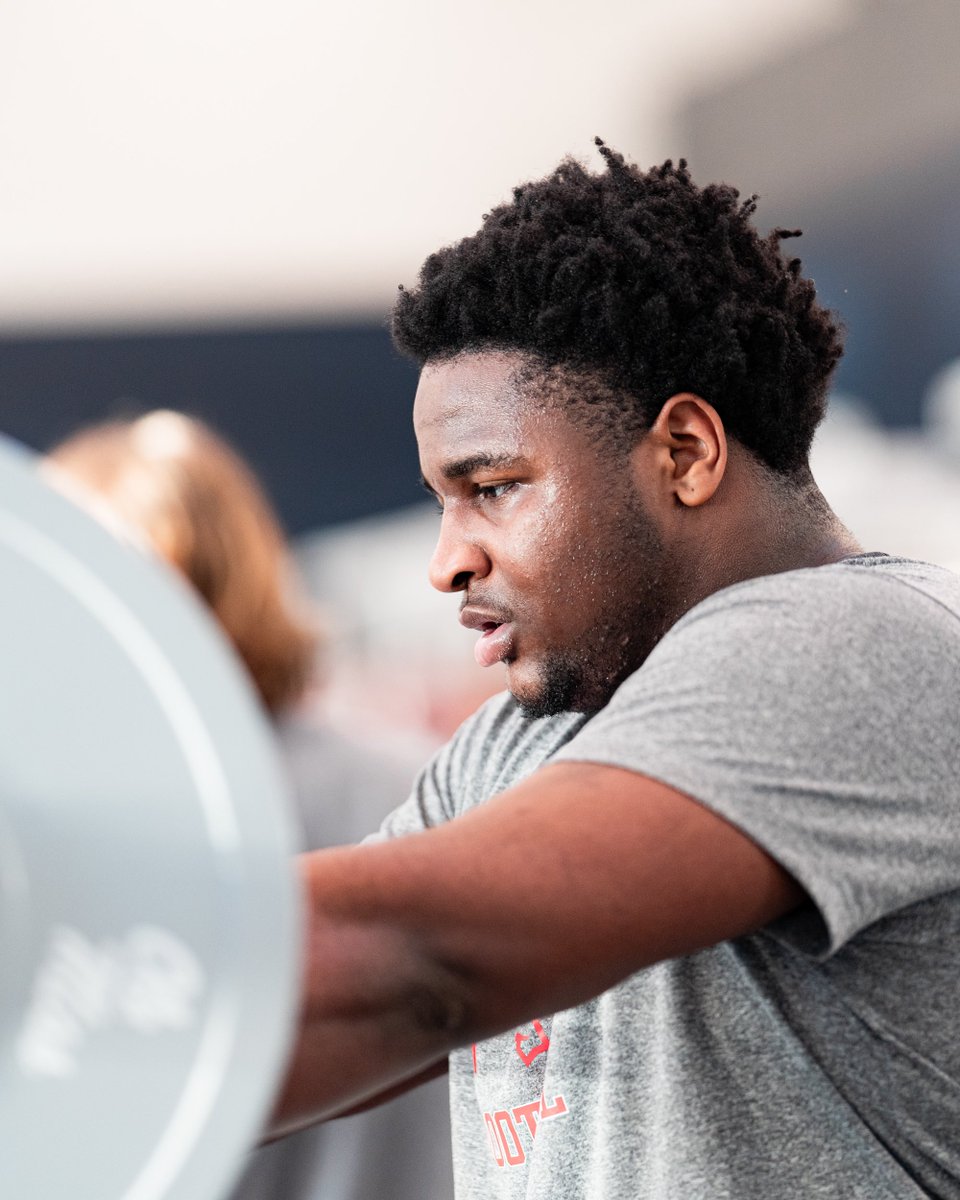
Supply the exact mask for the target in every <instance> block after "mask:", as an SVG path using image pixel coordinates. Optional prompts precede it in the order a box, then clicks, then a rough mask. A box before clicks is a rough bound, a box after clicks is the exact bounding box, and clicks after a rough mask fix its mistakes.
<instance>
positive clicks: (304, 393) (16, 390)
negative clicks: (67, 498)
mask: <svg viewBox="0 0 960 1200" xmlns="http://www.w3.org/2000/svg"><path fill="white" fill-rule="evenodd" d="M415 388H416V370H415V368H414V367H413V366H412V364H410V363H408V362H406V361H405V360H403V359H402V358H401V357H400V356H399V355H398V354H397V353H396V352H395V351H394V350H393V347H392V346H391V344H390V338H389V336H388V334H387V332H386V328H385V326H384V325H382V324H369V325H359V324H358V325H344V326H312V327H301V328H280V329H253V330H250V329H244V330H235V331H230V332H223V331H217V332H212V331H206V332H193V333H154V334H137V335H122V336H121V335H115V336H106V335H104V336H84V337H58V338H42V339H41V338H30V339H26V338H18V339H13V338H4V339H0V430H2V432H4V433H7V434H9V435H11V436H12V437H15V438H17V439H19V440H20V441H22V442H25V443H26V444H27V445H29V446H32V447H34V448H35V449H38V450H43V449H45V448H47V447H48V446H49V445H51V444H52V443H53V442H55V441H57V440H59V439H60V438H62V437H64V436H65V435H66V434H68V433H70V432H72V431H73V430H74V429H76V428H77V427H78V426H80V425H83V424H86V423H88V422H90V421H96V420H103V419H104V418H106V417H109V416H112V415H116V414H118V413H130V412H138V411H143V410H145V409H148V408H155V407H158V406H168V407H171V408H180V409H184V410H186V411H188V412H192V413H194V414H195V415H197V416H200V417H203V418H204V419H206V420H208V421H209V422H210V423H211V424H212V425H213V426H214V427H215V428H216V429H218V430H219V431H220V432H221V433H223V434H225V435H226V436H227V437H229V438H230V440H231V441H232V442H233V444H234V445H235V446H236V447H237V448H238V449H239V450H240V451H241V452H242V453H243V454H244V455H245V456H246V457H247V458H248V459H249V460H250V461H251V462H252V463H253V465H254V467H255V468H256V470H257V471H258V473H259V474H260V476H261V478H262V479H263V480H264V482H265V484H266V486H267V488H268V490H269V492H270V493H271V495H272V496H273V498H274V500H275V502H276V504H277V506H278V508H279V510H280V513H281V516H282V518H283V521H284V523H285V525H286V527H287V529H288V531H289V532H290V533H291V534H296V533H299V532H302V531H304V530H308V529H313V528H316V527H318V526H320V525H325V524H328V523H331V522H337V521H344V520H348V519H351V518H355V517H361V516H365V515H367V514H370V513H375V512H381V511H384V510H387V509H390V508H394V507H397V506H400V505H404V504H411V503H414V502H415V501H417V500H421V499H423V492H422V490H421V489H420V487H419V483H418V478H419V476H418V467H417V455H416V444H415V441H414V438H413V432H412V426H411V417H410V414H411V404H412V400H413V394H414V391H415Z"/></svg>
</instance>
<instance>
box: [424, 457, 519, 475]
mask: <svg viewBox="0 0 960 1200" xmlns="http://www.w3.org/2000/svg"><path fill="white" fill-rule="evenodd" d="M519 461H520V460H519V459H518V457H517V455H515V454H470V455H467V456H466V457H465V458H455V459H453V460H452V461H451V462H448V463H444V465H443V467H442V468H441V470H440V474H441V475H442V476H443V477H444V479H464V478H466V476H467V475H472V474H473V472H474V471H480V470H487V471H496V470H499V469H500V468H501V467H514V466H516V465H517V463H518V462H519Z"/></svg>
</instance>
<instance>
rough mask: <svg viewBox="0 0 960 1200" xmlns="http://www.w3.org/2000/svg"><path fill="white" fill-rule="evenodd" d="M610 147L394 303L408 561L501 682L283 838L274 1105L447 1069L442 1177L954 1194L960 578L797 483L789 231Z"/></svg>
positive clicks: (801, 358) (830, 330)
mask: <svg viewBox="0 0 960 1200" xmlns="http://www.w3.org/2000/svg"><path fill="white" fill-rule="evenodd" d="M601 153H602V154H603V156H604V159H605V170H604V171H603V172H602V173H601V174H599V175H596V176H595V175H592V174H589V173H587V172H586V171H585V170H583V169H582V168H581V167H580V166H578V165H577V164H575V163H573V162H565V163H563V164H562V165H561V166H560V167H559V168H558V169H557V170H556V171H555V172H554V173H553V174H552V175H551V176H550V177H548V178H547V179H545V180H543V181H541V182H539V183H534V184H531V185H529V186H527V187H524V188H518V189H516V191H515V193H514V198H513V201H512V202H511V203H509V204H507V205H504V206H502V207H500V208H497V209H495V210H494V211H493V212H491V213H490V214H489V215H488V216H487V217H486V218H485V220H484V223H483V227H482V228H481V230H480V231H479V232H478V233H477V234H476V235H475V236H473V237H471V238H467V239H466V240H465V241H463V242H461V243H460V244H458V245H456V246H453V247H450V248H448V249H445V250H443V251H441V252H440V253H438V254H436V255H434V256H432V257H431V258H430V259H428V260H427V262H426V264H425V266H424V268H423V272H422V274H421V280H420V285H419V287H418V289H417V290H416V291H413V292H409V293H407V292H404V293H402V294H401V296H400V300H399V303H398V305H397V310H396V314H395V336H396V339H397V342H398V344H399V346H400V347H401V349H403V350H405V351H407V352H409V353H412V354H414V355H415V356H417V357H418V358H419V359H420V360H421V362H422V363H423V373H422V377H421V381H420V386H419V389H418V392H417V397H416V402H415V410H414V419H415V425H416V430H417V437H418V440H419V445H420V454H421V465H422V470H423V476H424V480H425V482H426V485H427V487H428V488H429V490H430V491H431V492H432V493H433V495H434V496H435V497H436V498H437V500H438V502H439V505H440V508H441V510H442V518H441V525H440V536H439V542H438V546H437V550H436V553H435V555H434V558H433V561H432V564H431V578H432V581H433V583H434V585H435V586H436V587H439V588H441V589H443V590H448V591H455V592H459V593H461V595H462V604H463V607H462V610H461V620H462V621H463V622H464V624H466V625H467V626H469V627H471V628H474V629H476V630H477V631H478V634H479V640H478V643H477V651H476V653H477V659H478V661H479V662H480V663H481V664H483V665H489V664H492V663H494V662H503V663H505V664H506V670H507V681H508V686H509V689H510V694H509V695H506V696H504V697H502V698H498V699H496V700H494V701H492V702H491V703H489V704H488V705H486V706H485V707H484V708H483V709H481V710H480V712H479V713H478V714H477V715H476V716H475V717H474V718H472V719H471V720H470V721H468V722H467V723H466V725H465V726H464V727H463V728H462V729H461V730H460V732H459V733H458V734H457V736H456V737H455V738H454V739H453V741H452V742H451V744H450V745H449V746H447V747H446V748H445V749H444V750H443V751H442V752H441V753H440V754H439V756H438V757H437V758H436V759H435V760H434V762H433V763H432V764H430V766H429V767H428V768H427V770H426V771H425V773H424V774H423V776H422V777H421V779H420V780H419V782H418V784H417V786H416V790H415V793H414V795H413V797H412V798H411V800H410V801H409V803H408V804H407V805H406V806H405V807H404V808H402V809H401V810H399V811H398V812H397V813H396V814H395V815H394V816H393V817H392V818H391V819H390V820H389V821H388V823H387V826H386V829H385V833H386V834H387V835H389V836H388V837H386V838H384V839H383V840H381V841H380V842H378V843H376V844H368V845H365V846H362V847H359V848H354V849H346V850H337V851H332V852H328V853H325V854H318V855H315V856H310V857H308V858H307V859H306V860H305V865H304V869H305V876H306V881H307V885H308V888H309V896H310V906H311V915H312V920H311V925H310V946H309V954H308V967H307V974H306V982H305V1000H304V1010H303V1021H302V1027H301V1031H300V1038H299V1041H298V1044H297V1047H296V1050H295V1054H294V1058H293V1067H292V1069H291V1073H290V1077H289V1079H288V1081H287V1085H286V1088H285V1090H284V1094H283V1096H282V1097H281V1101H280V1105H279V1108H278V1118H277V1129H278V1130H280V1131H282V1130H283V1129H285V1128H292V1127H295V1126H296V1125H297V1124H298V1123H300V1122H302V1121H304V1120H309V1119H313V1118H315V1117H317V1116H322V1115H324V1114H329V1113H335V1112H337V1111H342V1110H343V1109H345V1108H349V1107H350V1106H351V1105H355V1104H362V1103H364V1102H365V1101H366V1100H367V1099H368V1098H370V1097H373V1098H376V1097H377V1096H378V1095H383V1094H387V1095H388V1094H391V1093H392V1092H393V1091H396V1090H399V1089H402V1088H404V1087H407V1086H410V1085H411V1084H412V1083H414V1082H416V1081H417V1080H419V1079H421V1078H425V1077H428V1076H430V1075H432V1074H435V1073H437V1072H438V1071H440V1070H443V1069H445V1065H446V1062H447V1057H448V1055H449V1056H450V1071H451V1086H452V1088H453V1112H454V1121H455V1129H454V1154H455V1159H456V1171H457V1185H458V1196H460V1197H463V1198H467V1200H494V1198H497V1197H504V1198H507V1197H509V1198H520V1197H523V1198H524V1200H546V1198H547V1197H550V1198H557V1197H562V1198H569V1200H575V1198H577V1200H579V1198H587V1197H589V1198H591V1200H601V1198H602V1200H613V1198H627V1197H629V1198H630V1200H634V1198H638V1197H658V1198H670V1200H672V1198H673V1197H683V1198H685V1200H686V1198H687V1197H690V1198H696V1200H719V1198H721V1197H724V1198H734V1200H749V1198H751V1197H757V1198H758V1200H759V1198H763V1200H772V1198H779V1197H791V1198H798V1197H799V1198H803V1197H843V1198H844V1200H849V1198H853V1197H860V1198H863V1200H878V1198H879V1197H890V1198H893V1197H897V1198H906V1197H919V1196H924V1195H934V1196H941V1197H957V1196H960V1136H958V1133H957V1130H958V1129H960V1036H958V1034H960V1020H958V1018H957V1015H956V1012H957V1006H956V999H957V991H958V984H960V890H958V889H960V784H958V780H960V620H958V618H960V583H958V581H957V580H956V579H955V578H954V577H952V576H951V575H949V574H948V573H947V572H944V571H941V570H938V569H936V568H932V567H927V566H924V565H922V564H917V563H911V562H905V561H903V560H899V559H894V558H889V557H887V556H885V555H882V554H876V553H863V552H862V551H861V549H860V548H859V547H858V546H857V545H856V543H855V542H854V540H853V538H852V536H851V535H850V534H849V533H848V532H847V530H846V529H844V528H843V526H842V525H841V524H840V522H839V521H838V520H837V518H836V517H835V516H834V515H833V513H832V512H831V511H830V509H829V507H828V506H827V504H826V502H825V500H824V499H823V497H822V496H821V495H820V493H819V491H818V490H817V487H816V485H815V483H814V481H813V479H812V477H811V475H810V472H809V469H808V466H807V453H808V450H809V446H810V441H811V438H812V435H813V431H814V429H815V427H816V425H817V423H818V421H819V419H820V417H821V415H822V412H823V407H824V397H825V393H826V388H827V383H828V380H829V377H830V374H831V371H832V369H833V367H834V365H835V364H836V362H837V359H838V358H839V355H840V352H841V351H840V338H839V334H838V330H837V326H836V323H835V321H834V319H833V318H832V316H831V315H830V314H829V313H828V312H826V311H825V310H823V309H822V308H821V307H820V306H819V305H818V304H817V302H816V298H815V295H814V289H813V285H812V283H811V282H810V281H808V280H805V279H804V278H803V277H802V276H801V274H800V264H799V262H798V260H796V259H794V260H791V261H786V260H785V259H784V258H783V257H782V255H781V250H780V243H781V241H782V239H783V238H784V237H786V236H787V232H786V231H782V230H778V231H775V232H774V233H773V234H772V235H770V237H768V238H761V237H760V236H759V235H758V234H757V233H756V231H755V230H754V229H753V227H752V225H751V222H750V218H751V216H752V213H753V210H754V200H753V199H751V200H748V201H747V202H745V203H741V202H740V201H739V198H738V195H737V193H736V191H734V190H733V189H732V188H729V187H726V186H717V187H708V188H705V189H703V190H701V189H699V188H698V187H696V186H695V185H694V184H693V182H692V181H691V179H690V177H689V175H688V173H687V169H686V166H685V164H684V163H683V162H681V163H680V165H679V166H677V167H673V166H672V165H671V164H670V163H667V164H665V165H664V166H663V167H662V168H659V169H655V170H653V171H650V172H648V173H646V174H642V173H640V172H639V171H637V170H636V169H635V168H634V167H632V166H629V165H627V164H626V163H625V162H624V161H623V159H622V158H621V157H620V156H618V155H616V154H614V153H613V152H611V151H610V150H609V149H607V148H606V147H605V146H603V145H602V144H601ZM398 835H406V836H402V837H401V836H398ZM551 1014H554V1015H552V1016H551Z"/></svg>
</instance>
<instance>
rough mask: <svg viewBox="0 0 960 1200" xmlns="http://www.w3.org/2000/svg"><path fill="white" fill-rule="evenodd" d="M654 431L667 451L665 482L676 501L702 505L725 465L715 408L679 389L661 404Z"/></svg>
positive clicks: (724, 446)
mask: <svg viewBox="0 0 960 1200" xmlns="http://www.w3.org/2000/svg"><path fill="white" fill-rule="evenodd" d="M654 430H656V432H657V435H658V440H659V441H660V444H661V446H662V448H663V450H664V451H665V452H666V453H668V454H669V461H670V466H669V477H668V480H667V485H668V487H670V488H671V490H672V491H673V494H674V496H675V498H676V500H677V501H678V502H679V503H680V504H683V505H685V506H686V507H688V508H695V507H697V506H698V505H700V504H705V503H706V502H707V501H708V500H710V499H711V498H712V497H713V495H714V493H715V492H716V490H717V488H718V487H719V486H720V481H721V480H722V479H723V476H724V472H725V471H726V468H727V436H726V431H725V430H724V428H723V422H722V421H721V420H720V416H719V414H718V413H717V410H716V409H715V408H714V407H713V405H712V404H709V403H707V401H706V400H704V399H703V398H702V397H701V396H695V395H694V394H693V393H692V392H680V393H678V394H677V395H675V396H671V397H670V399H669V400H668V401H667V402H666V404H664V406H663V408H662V409H661V410H660V414H659V416H658V417H657V419H656V421H655V422H654ZM651 432H653V431H651Z"/></svg>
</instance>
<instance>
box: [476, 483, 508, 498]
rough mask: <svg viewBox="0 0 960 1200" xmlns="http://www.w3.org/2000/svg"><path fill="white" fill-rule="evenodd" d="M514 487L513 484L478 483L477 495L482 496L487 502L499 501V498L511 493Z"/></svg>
mask: <svg viewBox="0 0 960 1200" xmlns="http://www.w3.org/2000/svg"><path fill="white" fill-rule="evenodd" d="M515 486H516V485H515V484H514V483H478V484H477V495H478V496H483V497H484V499H487V500H499V499H500V497H501V496H505V495H506V494H507V492H509V491H512V490H513V488H514V487H515Z"/></svg>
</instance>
